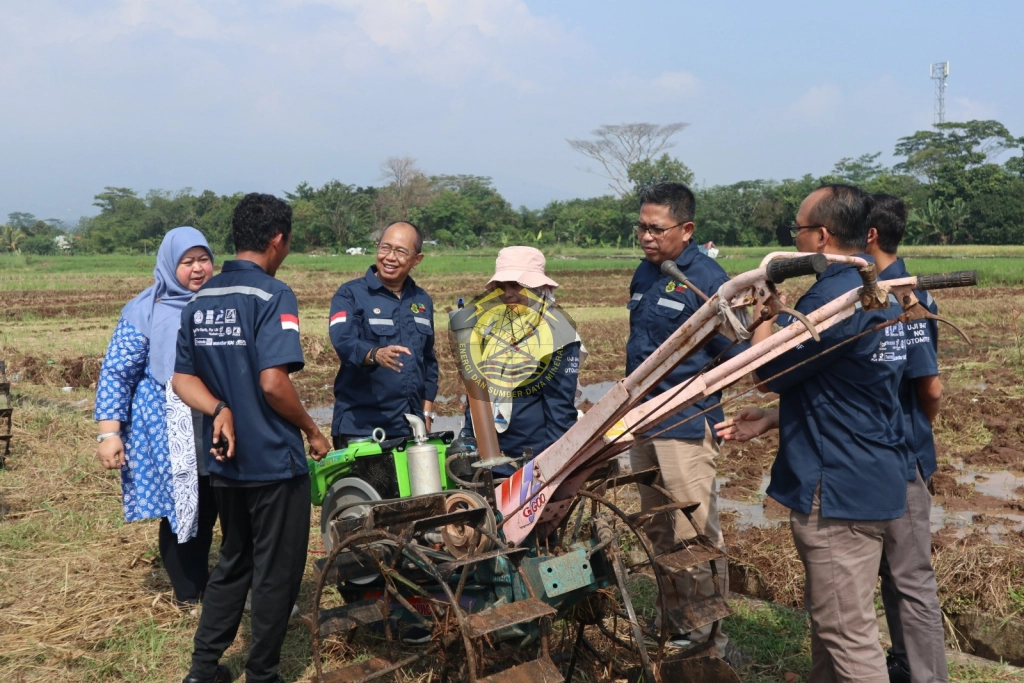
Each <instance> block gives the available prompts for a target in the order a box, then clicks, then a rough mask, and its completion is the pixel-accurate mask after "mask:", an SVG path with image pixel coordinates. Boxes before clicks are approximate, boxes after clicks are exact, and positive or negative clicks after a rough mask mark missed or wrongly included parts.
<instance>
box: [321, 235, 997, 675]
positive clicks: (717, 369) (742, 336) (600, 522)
mask: <svg viewBox="0 0 1024 683" xmlns="http://www.w3.org/2000/svg"><path fill="white" fill-rule="evenodd" d="M835 262H843V263H850V264H853V265H855V266H856V267H857V269H858V272H859V273H860V276H861V280H862V286H861V287H859V288H857V289H854V290H851V291H850V292H847V293H846V294H845V295H843V296H841V297H838V298H836V299H834V300H833V301H830V302H828V303H827V304H825V305H824V306H822V307H820V308H819V309H817V310H815V311H813V312H811V313H809V314H806V315H803V314H800V313H798V312H796V311H794V310H793V309H791V308H789V307H787V306H786V305H785V304H784V303H783V302H782V300H781V299H780V297H779V295H778V291H777V289H776V286H777V285H778V284H779V283H781V282H783V281H785V280H786V279H787V278H791V277H796V276H802V275H813V274H817V273H821V272H823V271H824V270H825V268H826V267H827V266H828V265H829V263H835ZM663 271H664V272H665V273H666V274H667V275H669V276H670V277H673V278H674V279H675V280H677V281H679V282H680V283H686V284H687V285H688V286H691V287H692V284H690V283H687V281H686V278H685V277H684V276H683V274H682V273H680V272H679V270H678V268H676V266H675V264H674V263H672V262H667V263H665V264H663ZM976 277H977V276H976V273H974V272H973V271H972V272H961V273H951V274H942V275H927V276H919V277H908V278H902V279H898V280H889V281H883V282H879V281H877V279H876V274H875V268H874V265H873V264H871V263H869V262H867V261H864V260H863V259H860V258H857V257H850V256H835V255H822V254H814V255H803V254H794V253H788V252H779V253H772V254H769V255H768V256H766V257H765V259H764V261H762V263H761V266H760V267H759V268H757V269H755V270H752V271H749V272H746V273H742V274H740V275H738V276H737V277H735V278H733V279H732V280H730V281H729V282H727V283H726V284H724V285H723V286H722V287H721V288H720V289H719V291H718V293H717V294H715V295H713V296H711V297H706V296H702V298H703V299H705V303H704V304H703V305H702V306H701V307H700V308H699V309H698V310H696V311H695V312H694V313H693V314H692V315H691V316H690V317H689V318H688V319H687V320H686V321H685V322H684V323H683V324H682V325H681V326H680V327H679V328H678V329H677V330H676V331H675V332H674V333H673V334H672V335H671V336H670V337H669V338H668V339H667V340H666V341H665V343H664V344H662V345H661V346H660V347H659V348H658V349H657V350H656V351H655V352H654V353H653V354H652V355H651V356H650V357H649V358H648V359H647V360H646V361H644V363H643V364H641V365H640V367H638V368H637V369H636V370H635V371H634V372H633V373H631V374H630V375H629V376H628V377H626V378H625V379H622V380H620V381H619V382H617V383H615V385H614V386H613V387H612V388H611V390H610V391H609V392H608V393H607V394H606V395H605V396H604V397H603V398H601V399H600V400H599V401H598V402H597V403H596V404H595V405H594V406H593V407H592V408H591V409H590V410H589V411H588V412H587V413H586V414H585V415H583V416H582V417H581V418H580V419H579V421H578V422H577V423H576V424H575V425H574V426H573V427H572V428H571V429H569V430H568V431H567V432H566V433H565V434H564V435H563V436H562V437H561V438H560V439H558V440H557V441H556V442H555V443H554V444H552V445H551V446H550V447H549V448H547V449H545V450H544V451H543V452H542V453H539V454H537V455H535V456H534V454H532V453H525V454H516V455H517V456H518V457H517V458H509V457H506V456H505V455H503V454H501V453H500V452H499V449H498V445H497V437H496V434H495V430H494V419H493V413H492V409H491V405H490V403H489V402H488V393H487V391H486V390H482V389H481V386H480V383H479V382H478V381H472V380H473V379H474V378H471V377H469V376H468V374H467V373H464V380H465V384H466V388H467V393H468V398H469V403H470V410H471V413H472V415H473V422H474V428H475V434H476V438H475V439H454V434H453V433H452V432H440V433H433V434H427V433H426V429H425V428H424V425H423V423H422V422H421V421H420V420H419V419H418V418H416V417H414V416H407V417H408V419H409V422H410V424H411V425H412V429H413V436H412V437H410V438H404V437H403V438H398V439H390V440H389V439H387V438H386V435H385V434H383V433H381V432H380V431H379V430H378V431H377V433H376V434H375V435H374V436H373V437H372V438H368V439H366V440H365V441H355V442H352V443H350V444H349V445H348V446H347V447H346V448H344V449H341V450H336V451H333V452H331V453H329V454H328V455H327V456H326V457H325V458H324V459H323V460H321V461H320V462H313V461H310V477H311V478H312V481H313V502H314V503H315V504H317V505H322V506H323V509H322V512H321V530H322V533H323V540H324V546H325V548H326V550H327V556H326V558H325V559H323V560H322V561H320V562H319V563H318V565H319V575H318V581H317V587H316V593H315V599H314V604H313V610H312V613H311V614H308V615H306V616H305V617H304V618H305V620H306V622H307V624H308V626H309V627H310V630H311V632H312V649H313V662H314V665H315V667H316V679H315V680H316V681H318V682H319V683H339V682H342V681H352V682H362V681H369V680H373V679H377V678H385V677H399V678H400V677H403V676H405V675H408V674H410V673H413V674H416V672H419V673H424V672H428V673H427V675H428V676H430V677H433V676H438V677H440V678H442V679H458V680H465V681H469V683H475V682H476V681H486V682H487V683H519V682H522V683H527V682H530V683H554V682H555V681H570V680H571V679H572V677H573V674H574V672H575V671H576V670H577V668H580V667H586V668H587V670H588V671H589V672H590V675H591V676H593V677H596V678H600V679H602V680H612V679H620V678H625V679H627V680H631V681H640V680H644V681H648V682H650V683H655V682H660V681H666V682H667V681H682V680H690V681H708V682H710V681H738V678H737V677H736V674H735V672H734V671H733V670H732V669H731V668H730V667H729V666H728V665H727V664H726V663H725V662H724V661H723V660H722V659H721V655H722V653H719V652H717V651H716V648H715V646H714V640H715V638H714V636H715V634H716V633H717V631H718V629H719V628H720V622H721V620H722V619H723V618H724V617H726V616H728V615H729V614H730V609H729V606H728V604H727V602H726V600H725V598H724V597H723V595H722V594H721V593H720V592H718V586H719V579H720V578H721V577H719V576H718V573H717V564H716V562H715V560H718V559H720V558H723V557H724V553H723V552H722V551H721V550H720V549H719V548H717V547H716V546H715V545H714V544H713V543H712V542H711V541H710V539H708V538H707V537H706V536H704V535H701V534H700V533H699V530H698V528H697V526H696V524H695V523H694V521H693V516H692V515H693V512H694V511H695V510H696V509H697V507H698V505H699V504H698V503H696V502H692V501H682V500H677V499H676V498H675V497H674V496H672V495H671V493H669V492H668V491H667V490H665V489H664V488H663V487H662V485H661V484H662V482H661V479H660V476H659V472H658V471H657V470H656V469H652V470H647V471H643V472H630V473H625V474H620V473H619V472H618V469H617V467H615V463H616V462H617V461H616V456H617V455H619V454H621V453H623V452H624V451H626V450H627V449H629V448H631V447H634V446H636V445H638V444H642V443H644V442H646V441H647V440H649V439H651V438H655V437H656V436H658V434H659V429H660V430H661V431H665V430H666V429H669V428H672V427H674V426H676V425H677V424H679V423H680V422H679V421H678V420H675V421H673V419H672V418H673V417H674V416H676V415H677V414H678V413H679V412H680V411H682V410H683V409H685V408H687V407H689V406H691V405H693V403H695V402H696V401H698V400H699V399H701V398H704V397H707V396H710V395H713V394H716V393H718V392H720V391H722V390H723V389H724V388H726V387H728V386H730V385H731V384H733V383H734V382H736V381H738V380H739V379H741V378H742V377H744V376H745V375H747V374H748V373H750V372H751V371H753V370H756V369H757V368H759V367H760V366H761V365H763V364H764V363H766V362H768V361H769V360H770V359H772V358H775V357H777V356H778V355H780V354H782V353H784V352H785V351H787V350H789V349H792V348H795V347H796V346H798V345H800V344H803V343H804V342H806V341H808V340H809V339H812V338H814V339H817V338H818V333H819V332H820V331H821V330H824V329H827V328H829V327H831V326H832V325H835V324H837V323H839V322H840V321H842V320H845V319H846V318H848V317H850V316H851V315H853V314H854V313H855V311H856V310H857V309H858V308H863V309H865V310H876V309H882V308H886V307H888V306H889V305H890V301H891V299H892V298H893V297H894V298H895V301H896V302H897V303H898V304H899V305H900V306H901V307H902V309H903V313H902V315H901V316H900V317H899V319H897V320H893V321H891V322H890V323H886V324H887V325H888V324H901V323H905V322H908V321H911V320H916V319H920V318H924V317H931V314H930V313H928V311H927V310H926V309H925V308H924V306H922V305H921V304H919V302H918V300H917V298H916V296H915V294H914V291H915V290H927V289H940V288H945V287H961V286H968V285H973V284H976ZM751 311H752V312H751ZM783 312H786V313H789V314H790V315H792V316H793V317H794V318H796V319H797V320H798V321H799V323H798V324H797V323H795V324H793V325H789V326H787V327H784V328H782V329H780V330H778V331H776V332H774V333H773V334H772V335H771V336H769V337H768V338H767V339H766V340H764V341H762V342H760V343H757V344H753V345H751V346H750V347H749V348H748V349H746V350H744V351H743V352H742V353H739V354H738V355H735V356H734V357H732V358H729V359H728V360H724V361H721V362H716V361H718V360H719V359H718V358H716V359H715V360H714V361H712V363H709V365H708V367H706V368H704V369H703V371H702V372H700V373H699V374H697V375H695V376H694V377H693V378H692V379H690V380H688V381H686V382H684V383H682V384H680V385H679V386H677V387H675V388H674V389H673V390H670V391H668V392H665V393H662V394H660V395H658V396H656V397H654V398H652V399H651V400H649V401H646V402H642V401H643V399H644V397H645V396H647V395H648V393H649V392H650V391H651V390H652V389H654V388H655V387H656V386H658V384H659V383H660V382H661V381H662V380H663V378H664V377H665V376H666V375H668V373H669V372H671V370H672V369H673V368H674V367H676V365H678V364H679V363H680V362H681V361H682V360H684V359H685V358H687V357H688V356H689V355H691V354H692V353H693V352H694V351H696V350H697V349H699V348H701V347H702V346H703V345H704V344H706V343H707V342H708V341H709V340H710V339H711V338H712V337H713V336H714V335H716V334H722V335H725V336H726V337H727V338H728V339H730V340H731V341H732V342H733V344H738V343H740V342H742V341H745V340H748V339H750V337H751V332H752V330H753V329H754V328H755V327H756V326H757V325H759V324H763V323H764V322H765V321H767V320H770V319H771V318H772V317H774V316H776V315H778V314H779V313H783ZM541 313H542V317H543V315H547V314H548V313H550V312H549V311H542V312H541ZM557 317H558V316H554V317H551V316H549V318H550V319H552V320H555V319H556V318H557ZM556 322H557V321H556ZM473 325H474V318H473V311H472V307H467V308H466V309H462V310H459V311H457V312H455V313H454V314H453V317H452V320H451V338H452V341H453V345H454V346H455V347H456V348H460V346H459V345H460V344H461V345H462V347H461V348H464V347H465V344H466V339H467V338H468V335H470V334H471V331H472V328H473ZM517 348H518V347H517ZM833 348H834V347H833ZM826 353H827V351H826ZM720 355H721V354H720ZM734 398H735V397H734ZM726 400H727V401H728V400H731V399H726ZM704 412H706V411H704ZM703 414H704V413H703V412H701V413H697V414H696V415H695V416H693V417H691V418H688V419H694V418H697V419H703ZM663 425H667V427H665V426H663ZM541 427H542V425H538V428H541ZM509 463H513V464H514V465H516V466H517V467H518V469H516V470H515V473H514V474H513V475H512V476H509V477H507V478H500V477H498V476H497V475H496V474H495V472H494V469H495V468H496V467H498V466H502V465H505V466H507V465H508V464H509ZM637 484H640V485H645V486H650V487H652V488H654V489H655V490H656V491H658V492H660V493H661V494H662V495H663V496H664V499H665V501H666V502H665V504H663V505H661V506H659V507H656V508H652V509H648V510H645V511H641V512H629V511H627V510H626V509H624V508H626V507H627V505H625V504H624V502H623V501H624V499H632V500H634V501H635V500H636V496H635V494H633V491H629V490H627V488H626V487H633V486H635V485H637ZM630 494H633V495H630ZM677 513H682V515H683V516H684V517H685V518H686V519H687V520H688V521H689V523H690V525H691V526H692V527H693V529H692V537H691V538H690V539H689V540H687V541H685V542H683V543H680V544H678V545H677V546H675V547H674V548H671V549H670V550H669V551H668V552H664V553H660V554H659V553H656V552H655V551H654V549H653V547H652V543H651V541H650V539H649V538H648V537H647V535H646V533H645V531H644V525H645V523H646V522H647V521H648V520H650V519H652V518H653V517H655V516H658V515H674V514H677ZM701 565H703V566H705V567H710V573H711V575H712V577H713V583H714V585H715V587H716V591H715V593H713V594H712V595H710V596H705V597H703V598H701V599H699V600H697V601H696V602H691V603H689V604H687V605H686V606H684V607H682V608H676V609H673V610H668V609H665V604H664V602H663V600H664V597H663V596H664V595H665V590H664V589H665V587H666V586H668V585H669V582H671V581H673V580H675V579H676V577H677V576H678V575H680V574H681V573H683V572H687V571H691V570H693V569H694V568H697V567H700V566H701ZM329 586H333V587H335V588H336V589H337V591H338V593H339V594H340V597H341V598H342V600H343V601H344V604H341V605H340V606H336V607H331V608H326V607H324V606H323V605H322V603H323V602H325V601H326V600H325V598H328V600H330V601H331V602H334V603H337V602H339V601H338V599H337V598H336V597H328V593H329V592H325V589H326V588H328V587H329ZM658 601H662V602H661V604H660V607H661V608H662V609H661V613H662V618H661V619H660V620H657V621H656V620H651V619H649V618H647V617H649V616H650V615H651V613H652V612H653V609H652V608H653V607H654V606H655V605H657V604H658ZM638 610H639V611H638ZM709 624H710V625H711V637H710V638H709V639H708V640H707V641H706V642H701V643H694V644H692V645H690V646H688V647H684V648H675V647H672V646H670V645H669V634H673V633H686V632H691V631H694V630H696V629H699V628H701V627H706V626H708V625H709ZM354 645H359V646H360V647H358V648H356V647H354ZM367 652H369V653H371V656H369V657H368V658H367V657H366V656H365V654H366V653H367ZM403 672H404V673H403ZM428 680H430V678H428Z"/></svg>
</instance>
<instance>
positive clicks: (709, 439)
mask: <svg viewBox="0 0 1024 683" xmlns="http://www.w3.org/2000/svg"><path fill="white" fill-rule="evenodd" d="M695 206H696V201H695V199H694V196H693V193H692V192H691V191H690V189H689V188H688V187H686V186H685V185H681V184H679V183H660V184H658V185H654V186H653V187H650V188H647V189H645V190H644V191H643V192H641V194H640V220H639V222H638V223H637V226H636V236H637V239H638V240H639V241H640V246H641V247H642V248H643V251H644V260H643V261H642V262H641V263H640V265H639V266H638V267H637V269H636V272H635V273H634V274H633V281H632V282H631V283H630V286H629V295H630V300H629V303H628V304H627V308H628V309H629V341H628V342H627V343H626V373H627V374H629V373H631V372H633V371H634V370H635V369H636V368H637V367H638V366H639V365H640V364H641V363H643V361H644V360H646V359H647V357H648V356H650V355H651V353H653V352H654V350H655V349H657V348H658V347H659V346H660V345H661V344H662V343H663V342H664V341H665V340H666V339H667V338H668V337H669V335H671V334H672V333H673V332H674V331H675V330H676V329H678V328H679V326H680V325H682V324H683V323H684V322H686V320H687V319H688V318H689V317H690V316H691V315H693V313H694V312H695V311H696V310H697V309H698V308H700V307H701V305H703V303H704V299H703V297H701V295H700V294H701V293H702V294H704V295H706V296H709V297H710V296H712V295H714V294H715V293H716V292H717V291H718V288H719V287H721V286H722V285H723V284H724V283H725V282H727V281H728V280H729V276H728V275H726V274H725V271H724V270H722V267H721V266H719V265H718V264H717V263H715V261H714V260H713V259H711V258H709V257H707V256H705V255H704V254H702V253H701V252H700V250H699V249H698V248H697V244H696V243H695V242H693V241H691V239H690V238H691V237H692V236H693V231H694V223H693V218H694V209H695ZM665 261H674V262H675V264H676V266H678V268H679V270H680V271H681V273H682V275H684V276H685V281H684V280H679V279H677V278H674V277H670V276H668V275H664V274H662V271H661V265H662V263H664V262H665ZM695 290H700V293H698V292H697V291H695ZM745 348H746V346H745V344H733V342H731V341H730V340H729V339H727V338H725V337H724V336H722V335H717V336H715V337H714V338H713V339H712V340H711V341H710V342H709V343H708V344H707V345H706V346H704V348H702V349H699V350H697V351H696V352H695V353H693V354H692V355H691V356H690V357H689V358H687V359H686V360H684V361H683V362H682V363H680V364H679V366H677V367H676V369H675V370H673V371H672V373H671V374H670V375H669V376H668V377H666V378H665V379H664V380H663V381H662V383H661V384H659V385H658V386H657V388H655V389H654V390H653V391H652V392H651V393H650V394H649V395H648V396H647V399H645V400H651V399H654V398H655V397H656V396H658V395H659V394H663V393H665V392H668V391H671V390H672V389H673V388H674V387H676V386H678V385H679V384H682V383H683V382H686V381H687V380H689V379H690V378H691V377H693V376H694V375H696V374H699V373H700V372H702V371H703V370H705V369H706V368H708V367H709V366H710V364H712V363H713V362H714V359H716V358H718V357H721V358H730V357H732V356H734V355H736V354H738V353H740V352H741V351H743V350H744V349H745ZM655 400H656V399H655ZM720 401H721V393H718V394H715V395H714V396H709V397H708V398H705V399H703V400H701V401H699V402H697V403H696V404H694V405H693V406H691V407H689V408H687V409H686V410H684V411H683V412H681V413H679V414H678V415H676V416H674V417H672V418H669V420H667V421H666V422H665V423H664V424H661V425H658V426H656V427H654V428H653V429H652V430H651V432H650V433H649V434H654V433H657V432H662V430H666V431H664V432H663V433H660V434H658V437H657V438H655V439H652V440H651V441H649V442H647V443H646V444H644V445H643V446H639V447H637V448H634V449H632V450H631V451H630V464H631V466H632V468H633V471H634V472H639V471H641V470H646V469H650V468H652V467H658V468H660V470H661V480H662V481H661V484H662V486H663V487H664V488H665V489H666V490H668V491H669V492H670V493H671V494H672V495H673V496H675V498H676V499H677V500H680V501H695V502H699V503H700V507H698V508H697V510H696V511H694V512H693V519H694V521H695V523H696V525H697V528H698V531H699V532H700V533H701V534H703V535H706V536H708V537H709V538H710V539H711V541H712V542H713V543H715V545H716V546H718V547H719V548H720V549H721V550H722V551H723V552H724V551H725V540H724V538H723V537H722V527H721V525H720V524H719V520H718V482H717V481H716V479H715V475H716V469H715V456H717V455H718V453H719V447H718V440H717V439H716V438H715V436H714V435H713V433H712V431H711V425H713V424H715V423H716V422H720V421H721V420H722V419H724V414H723V412H722V409H721V408H720V407H717V408H716V407H715V406H716V405H717V404H718V403H719V402H720ZM705 410H707V411H708V413H707V414H706V415H702V416H700V417H696V416H697V414H698V413H700V412H702V411H705ZM639 488H640V501H641V506H642V508H643V509H644V510H647V509H650V508H654V507H657V506H660V505H664V504H665V503H666V502H667V501H666V499H665V498H664V497H663V496H662V495H661V494H659V493H658V492H657V491H656V490H654V489H653V488H650V487H647V486H640V487H639ZM644 528H645V530H646V531H647V535H648V537H649V538H650V539H651V542H652V543H653V544H654V551H655V552H656V553H657V554H662V553H666V552H669V551H671V550H672V548H673V546H676V545H677V544H679V543H680V542H682V541H685V540H689V539H692V538H693V537H694V531H693V526H692V525H691V524H690V523H689V521H688V520H687V519H686V517H685V515H684V514H683V513H682V512H678V511H677V512H674V513H672V514H670V515H669V514H660V515H655V516H654V517H653V518H652V519H651V520H650V521H649V522H647V524H646V525H645V527H644ZM715 567H716V570H717V581H718V592H720V593H721V594H722V595H723V596H725V597H727V596H728V594H729V572H728V567H727V564H726V561H725V559H724V558H722V559H719V560H716V565H715ZM714 583H715V581H714V579H713V577H712V573H711V566H710V563H705V564H703V565H701V566H698V567H695V568H691V569H689V570H687V571H686V572H684V573H681V574H679V575H676V576H675V577H674V578H673V579H671V580H670V581H668V585H667V586H666V589H665V602H666V607H667V609H668V610H669V612H670V613H671V612H672V611H673V610H675V609H677V608H680V607H683V606H685V605H686V604H688V603H691V602H695V601H697V600H700V599H701V598H705V597H707V596H710V595H712V594H713V593H715V585H714ZM664 618H665V615H664V614H662V613H661V612H660V601H659V611H658V614H657V616H656V624H655V626H656V627H658V628H660V625H661V621H662V620H663V619H664ZM666 628H667V629H668V632H669V635H670V637H671V639H672V642H673V643H674V644H676V645H678V646H686V645H688V644H689V643H690V642H703V641H706V640H708V638H709V637H710V633H711V625H710V624H709V625H706V626H702V627H701V628H699V629H697V630H694V631H690V632H688V633H683V632H681V629H679V628H678V627H677V626H676V625H675V624H672V623H669V624H666ZM715 645H716V647H717V648H718V653H719V654H720V655H722V656H723V657H726V658H727V659H729V658H730V655H731V654H732V651H731V650H730V651H729V652H727V651H726V646H727V645H729V639H728V638H727V637H726V635H725V634H724V633H723V632H722V631H721V629H719V630H718V632H717V634H716V636H715Z"/></svg>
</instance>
